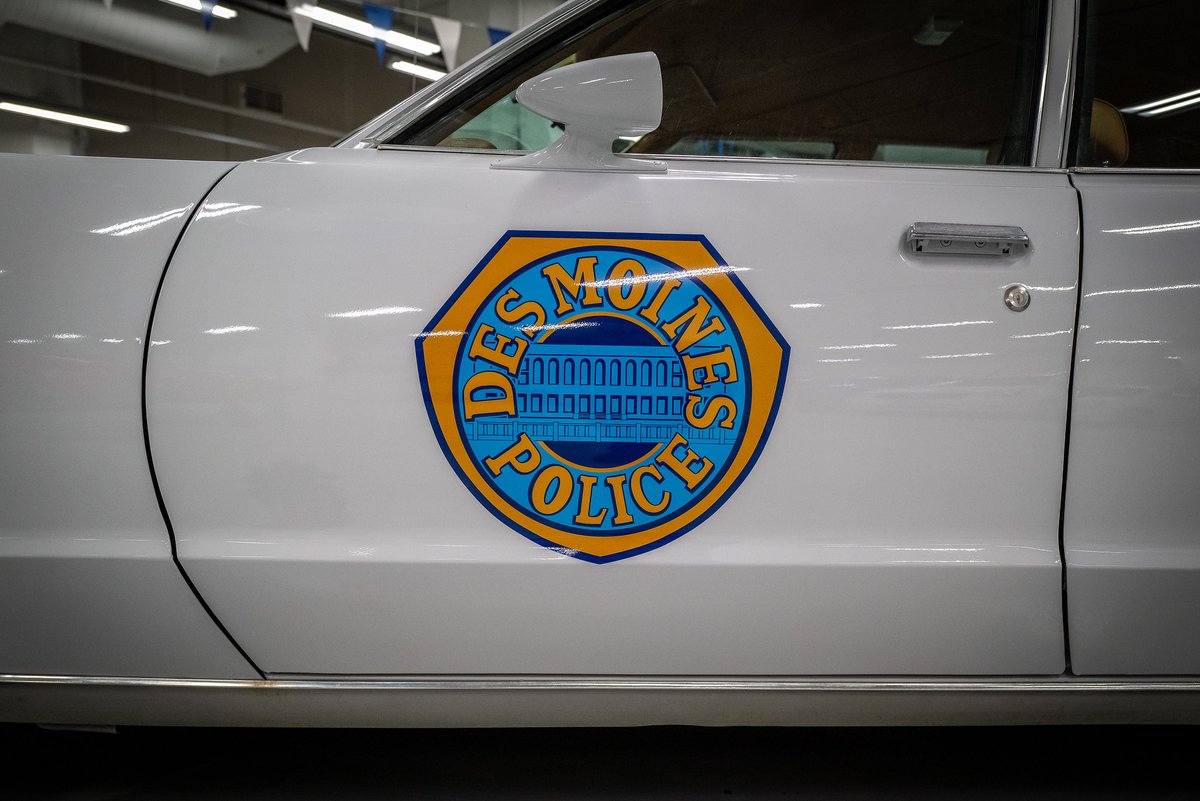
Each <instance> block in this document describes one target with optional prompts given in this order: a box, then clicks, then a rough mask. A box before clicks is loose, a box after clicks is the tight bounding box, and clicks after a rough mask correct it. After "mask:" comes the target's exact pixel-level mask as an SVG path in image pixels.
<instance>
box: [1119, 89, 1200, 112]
mask: <svg viewBox="0 0 1200 801" xmlns="http://www.w3.org/2000/svg"><path fill="white" fill-rule="evenodd" d="M1198 95H1200V89H1193V90H1192V91H1190V92H1184V93H1183V94H1181V95H1171V96H1170V97H1164V98H1162V99H1161V100H1152V101H1150V102H1149V103H1143V104H1142V105H1140V106H1129V107H1127V108H1123V109H1121V111H1122V112H1124V113H1125V114H1136V113H1137V112H1139V111H1146V110H1147V109H1152V108H1154V109H1156V108H1158V106H1165V105H1168V104H1170V103H1174V102H1176V101H1177V100H1187V99H1188V98H1189V97H1196V96H1198ZM1160 111H1161V109H1160ZM1143 116H1148V115H1143Z"/></svg>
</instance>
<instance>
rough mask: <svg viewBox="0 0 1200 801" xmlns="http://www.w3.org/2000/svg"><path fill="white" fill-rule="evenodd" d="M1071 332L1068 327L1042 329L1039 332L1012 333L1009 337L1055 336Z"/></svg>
mask: <svg viewBox="0 0 1200 801" xmlns="http://www.w3.org/2000/svg"><path fill="white" fill-rule="evenodd" d="M1069 333H1071V329H1070V328H1064V329H1063V330H1061V331H1044V332H1042V333H1040V334H1013V335H1012V336H1011V337H1010V339H1033V338H1034V337H1057V336H1061V335H1062V334H1069Z"/></svg>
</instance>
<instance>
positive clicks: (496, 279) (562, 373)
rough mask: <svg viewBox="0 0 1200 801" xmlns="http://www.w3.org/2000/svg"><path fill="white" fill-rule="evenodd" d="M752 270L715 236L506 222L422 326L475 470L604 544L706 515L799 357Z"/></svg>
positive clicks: (429, 365) (425, 378) (558, 545)
mask: <svg viewBox="0 0 1200 801" xmlns="http://www.w3.org/2000/svg"><path fill="white" fill-rule="evenodd" d="M736 272H737V268H735V267H730V266H728V265H726V264H725V263H724V261H723V260H722V259H721V257H720V256H719V255H718V254H717V252H716V251H715V250H713V248H712V246H711V245H709V243H708V241H707V240H706V239H705V238H704V237H702V236H679V235H645V234H571V233H545V232H522V231H517V232H510V233H508V234H507V235H505V237H504V238H503V239H501V241H500V242H499V243H498V244H497V245H496V246H495V247H494V248H493V249H492V251H491V252H490V253H489V254H488V255H487V256H486V257H484V259H483V261H482V262H480V264H479V266H478V267H476V269H475V270H474V271H473V272H472V273H471V275H470V276H468V277H467V279H466V280H465V281H464V282H463V283H462V285H461V286H460V287H459V288H458V290H457V291H456V292H455V294H454V296H453V297H452V298H451V299H450V300H449V301H447V303H446V305H445V306H443V307H442V309H441V310H440V311H439V312H438V313H437V315H436V316H435V317H434V318H433V320H432V321H431V322H430V323H429V325H428V326H426V328H425V331H424V332H423V334H422V335H421V336H420V337H418V339H417V364H418V368H419V370H420V377H421V385H422V391H423V392H424V397H425V405H426V408H427V410H428V412H429V419H430V421H431V422H432V424H433V429H434V432H435V433H436V434H437V436H438V440H439V442H440V444H441V446H442V450H443V451H444V452H445V454H446V458H447V459H448V460H449V461H450V464H451V465H452V466H453V467H454V469H455V471H456V472H457V473H458V475H459V477H460V478H461V479H462V480H463V482H464V483H465V484H466V485H467V487H468V488H469V489H470V490H471V491H472V492H473V493H474V495H475V497H476V498H478V499H479V500H480V502H481V503H483V504H484V506H486V507H487V508H488V509H489V510H490V511H491V512H492V513H493V514H494V515H496V517H498V518H499V519H500V520H501V521H503V522H504V523H506V524H508V525H509V526H510V527H511V528H513V529H514V530H516V531H517V532H518V533H520V534H522V535H523V536H525V537H527V538H529V539H530V540H532V541H534V542H536V543H538V544H539V545H543V546H546V547H548V548H553V549H555V550H557V551H560V552H562V553H565V554H567V555H570V556H574V557H576V558H579V559H583V560H586V561H589V562H597V563H603V562H611V561H615V560H618V559H624V558H627V557H630V556H634V555H636V554H639V553H644V552H646V551H648V550H651V549H654V548H658V547H659V546H662V545H665V544H666V543H668V542H670V541H671V540H674V539H676V538H678V537H680V536H681V535H683V534H685V533H686V532H688V531H689V530H691V529H692V528H694V527H695V526H697V525H698V524H699V523H701V522H702V521H703V520H704V519H705V518H707V517H708V516H709V515H710V514H712V513H713V512H714V511H716V509H717V508H718V507H719V506H720V505H721V504H722V503H723V502H724V501H725V499H726V498H728V497H729V495H730V494H731V493H732V492H733V491H734V490H735V489H736V488H737V486H738V485H739V484H740V483H741V481H742V479H743V478H745V476H746V475H747V473H748V472H749V470H750V468H751V467H752V466H753V464H754V461H755V459H756V458H757V457H758V454H759V452H760V450H761V449H762V446H763V444H764V443H765V442H766V439H767V436H768V434H769V433H770V429H771V424H772V422H773V421H774V419H775V414H776V411H777V409H778V405H779V399H780V396H781V394H782V392H783V384H784V377H785V374H786V371H787V359H788V345H787V342H785V341H784V339H783V337H782V336H781V335H780V334H779V331H778V330H777V329H776V328H775V326H774V325H773V324H772V323H771V321H770V320H769V319H768V318H767V316H766V315H765V314H764V313H763V311H762V309H761V308H759V306H758V304H757V303H755V302H754V300H753V299H752V298H751V297H750V295H749V294H748V293H747V291H746V289H745V287H743V286H742V284H741V282H740V281H739V280H738V278H737V276H736V275H735V273H736Z"/></svg>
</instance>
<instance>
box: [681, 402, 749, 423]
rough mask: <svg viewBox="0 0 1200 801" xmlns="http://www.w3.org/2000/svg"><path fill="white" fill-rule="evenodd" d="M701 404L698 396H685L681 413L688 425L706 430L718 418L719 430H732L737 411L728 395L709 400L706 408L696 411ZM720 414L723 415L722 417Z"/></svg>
mask: <svg viewBox="0 0 1200 801" xmlns="http://www.w3.org/2000/svg"><path fill="white" fill-rule="evenodd" d="M702 402H703V401H702V399H701V398H700V396H699V395H688V396H687V404H686V405H685V406H684V409H683V413H684V416H685V417H686V418H687V421H688V424H689V425H693V426H695V427H696V428H708V427H709V426H711V425H712V424H713V423H715V422H717V419H718V418H720V419H721V428H733V421H734V420H735V419H736V418H737V410H738V408H737V404H736V403H734V402H733V398H731V397H729V396H728V395H718V396H717V397H715V398H713V399H712V400H710V401H709V402H708V405H707V406H705V407H704V408H703V409H701V410H699V411H697V410H698V409H699V406H700V404H701V403H702ZM721 412H724V413H725V414H724V415H723V416H722V414H721Z"/></svg>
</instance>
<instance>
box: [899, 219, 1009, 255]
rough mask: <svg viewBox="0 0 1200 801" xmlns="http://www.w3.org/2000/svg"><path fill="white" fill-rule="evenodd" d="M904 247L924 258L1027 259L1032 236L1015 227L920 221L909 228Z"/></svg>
mask: <svg viewBox="0 0 1200 801" xmlns="http://www.w3.org/2000/svg"><path fill="white" fill-rule="evenodd" d="M904 244H905V246H906V247H907V248H908V249H909V251H910V252H912V253H917V254H920V255H922V256H926V255H931V254H937V253H943V254H947V255H954V256H1023V255H1025V253H1026V251H1028V250H1029V235H1028V234H1026V233H1025V230H1024V229H1023V228H1020V227H1018V226H1015V225H962V224H959V223H930V222H917V223H913V224H912V225H910V226H908V231H907V233H906V234H905V236H904Z"/></svg>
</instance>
